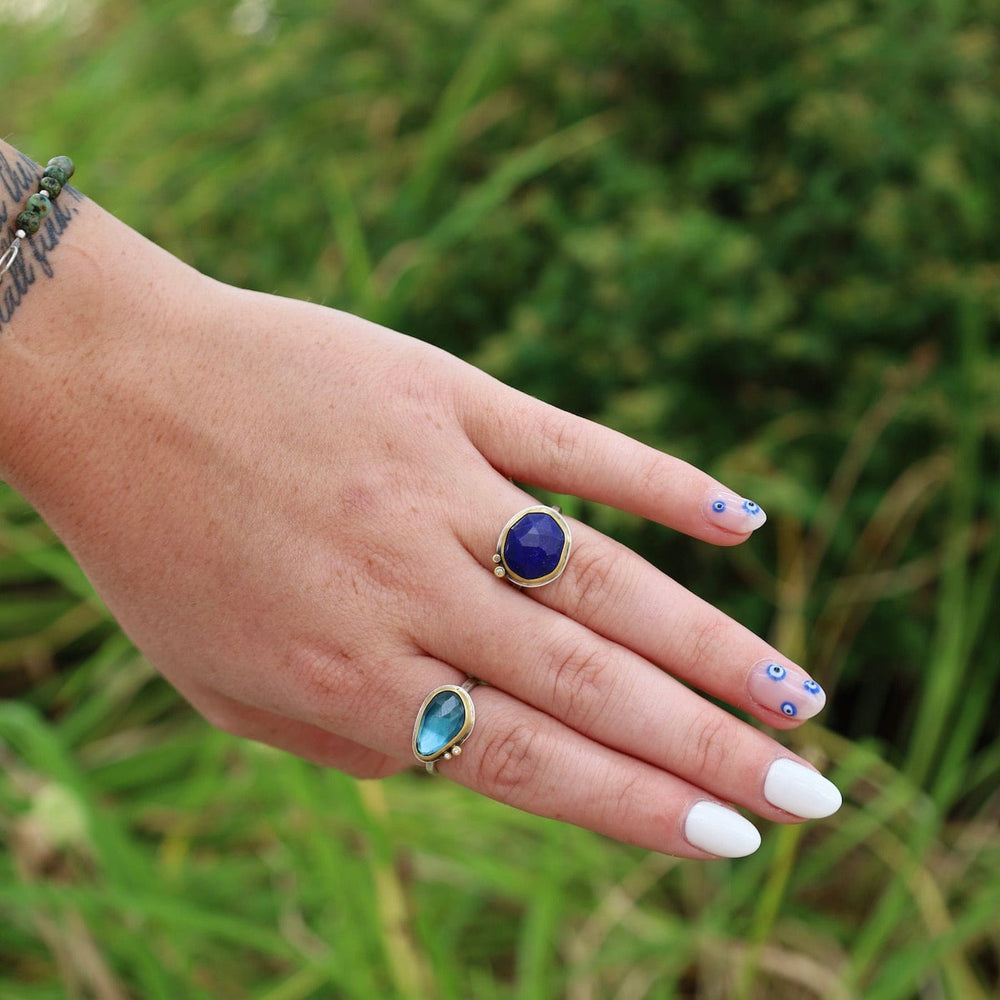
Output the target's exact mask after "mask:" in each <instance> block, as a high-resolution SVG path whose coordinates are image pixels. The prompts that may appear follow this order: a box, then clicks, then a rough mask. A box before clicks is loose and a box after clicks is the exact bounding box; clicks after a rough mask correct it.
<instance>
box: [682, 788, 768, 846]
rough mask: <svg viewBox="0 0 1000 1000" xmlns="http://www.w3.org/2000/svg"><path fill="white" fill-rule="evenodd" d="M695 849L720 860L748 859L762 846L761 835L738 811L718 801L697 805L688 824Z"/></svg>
mask: <svg viewBox="0 0 1000 1000" xmlns="http://www.w3.org/2000/svg"><path fill="white" fill-rule="evenodd" d="M684 836H685V837H686V838H687V841H688V843H689V844H691V846H692V847H697V848H699V849H700V850H702V851H705V852H706V853H708V854H716V855H718V856H719V857H720V858H744V857H746V856H747V855H748V854H753V852H754V851H756V850H757V848H758V847H760V832H759V831H758V829H757V827H755V826H754V825H753V823H751V822H750V821H749V820H745V819H744V818H743V817H742V816H741V815H740V814H739V813H738V812H734V811H733V810H732V809H727V808H726V807H725V806H720V805H719V804H718V803H717V802H696V803H695V804H694V805H693V806H691V808H690V809H689V810H688V814H687V819H686V820H685V821H684Z"/></svg>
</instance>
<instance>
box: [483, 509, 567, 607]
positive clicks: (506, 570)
mask: <svg viewBox="0 0 1000 1000" xmlns="http://www.w3.org/2000/svg"><path fill="white" fill-rule="evenodd" d="M526 514H548V515H549V517H551V518H552V520H553V521H555V522H556V524H558V525H559V527H560V528H561V529H562V533H563V537H564V538H565V541H564V542H563V549H562V554H561V555H560V556H559V564H558V565H557V566H556V568H555V569H554V570H552V572H551V573H547V574H546V575H545V576H540V577H534V578H533V579H525V577H523V576H519V575H518V574H517V573H515V572H513V570H511V568H510V567H509V566H508V565H507V560H506V559H504V556H503V548H504V542H506V541H507V535H508V534H510V529H511V528H513V527H514V525H515V524H517V522H518V521H520V520H521V518H522V517H524V516H525V515H526ZM572 544H573V536H572V534H571V533H570V530H569V525H568V524H567V523H566V520H565V518H564V517H563V516H562V514H560V513H559V511H557V510H556V509H555V508H554V507H546V506H545V504H536V505H535V506H534V507H525V508H524V510H519V511H518V512H517V513H516V514H515V515H514V516H513V517H512V518H511V519H510V520H509V521H508V522H507V523H506V524H505V525H504V526H503V531H501V532H500V537H499V538H498V539H497V553H496V556H494V558H493V561H494V562H496V563H499V565H500V566H502V567H503V575H504V577H505V578H506V579H508V580H510V582H511V583H514V584H517V586H518V587H544V586H545V584H547V583H551V582H552V581H553V580H555V579H556V578H557V577H559V576H562V571H563V570H564V569H565V568H566V563H567V562H568V560H569V550H570V547H571V546H572Z"/></svg>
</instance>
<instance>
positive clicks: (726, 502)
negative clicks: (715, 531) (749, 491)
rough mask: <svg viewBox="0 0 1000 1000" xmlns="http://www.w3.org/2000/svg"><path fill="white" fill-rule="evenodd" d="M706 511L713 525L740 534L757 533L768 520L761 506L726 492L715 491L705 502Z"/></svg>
mask: <svg viewBox="0 0 1000 1000" xmlns="http://www.w3.org/2000/svg"><path fill="white" fill-rule="evenodd" d="M704 511H705V516H706V517H707V518H708V520H709V522H710V523H711V524H714V525H716V526H717V527H720V528H724V529H725V530H726V531H738V532H739V533H740V534H743V533H745V532H747V531H756V530H757V529H758V528H759V527H760V526H761V525H762V524H763V523H764V522H765V521H766V520H767V514H765V513H764V512H763V511H762V510H761V509H760V505H759V504H756V503H754V502H753V500H747V499H746V498H745V497H740V496H737V495H736V494H735V493H729V492H727V491H725V490H715V491H713V492H712V493H711V494H710V495H709V497H708V498H707V499H706V501H705V505H704Z"/></svg>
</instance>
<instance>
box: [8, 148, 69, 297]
mask: <svg viewBox="0 0 1000 1000" xmlns="http://www.w3.org/2000/svg"><path fill="white" fill-rule="evenodd" d="M75 171H76V167H75V166H74V165H73V161H72V160H71V159H70V158H69V157H68V156H53V157H52V159H51V160H49V162H48V163H47V164H46V167H45V169H44V170H43V171H42V178H41V180H40V181H39V182H38V191H37V193H36V194H33V195H31V196H30V197H29V198H28V200H27V202H26V203H25V206H24V211H23V212H19V213H18V215H17V218H16V219H14V222H13V226H12V228H13V230H14V239H13V241H12V242H11V244H10V245H9V246H8V247H7V249H6V250H4V252H3V253H2V254H0V282H2V281H3V276H4V275H5V274H6V273H7V272H8V271H9V270H10V269H11V267H13V265H14V261H15V260H17V255H18V253H19V252H20V249H21V240H23V239H27V238H28V237H29V236H34V235H35V233H37V232H38V230H39V229H40V228H41V225H42V221H43V220H44V219H47V218H48V217H49V216H50V215H51V214H52V202H53V200H54V199H55V198H58V197H59V192H60V191H62V189H63V187H64V186H65V185H66V183H67V181H69V179H70V178H71V177H72V176H73V173H74V172H75Z"/></svg>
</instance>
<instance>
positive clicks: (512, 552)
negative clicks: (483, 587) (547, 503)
mask: <svg viewBox="0 0 1000 1000" xmlns="http://www.w3.org/2000/svg"><path fill="white" fill-rule="evenodd" d="M572 544H573V538H572V536H571V535H570V532H569V525H568V524H567V523H566V521H565V520H564V519H563V516H562V514H560V513H559V508H558V507H544V506H542V505H538V506H535V507H526V508H525V509H524V510H521V511H518V512H517V513H516V514H515V515H514V516H513V517H512V518H511V519H510V520H509V521H508V522H507V523H506V524H505V525H504V528H503V531H501V532H500V538H499V539H498V540H497V551H496V555H495V556H494V557H493V564H494V569H493V572H494V573H496V575H497V576H500V577H505V578H506V579H507V580H509V581H510V582H511V583H513V584H514V585H515V586H518V587H541V586H544V585H545V584H546V583H551V582H552V581H553V580H555V579H556V578H558V577H559V576H560V575H561V574H562V571H563V570H564V569H565V568H566V563H567V562H568V561H569V550H570V546H571V545H572Z"/></svg>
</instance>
